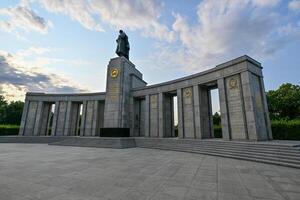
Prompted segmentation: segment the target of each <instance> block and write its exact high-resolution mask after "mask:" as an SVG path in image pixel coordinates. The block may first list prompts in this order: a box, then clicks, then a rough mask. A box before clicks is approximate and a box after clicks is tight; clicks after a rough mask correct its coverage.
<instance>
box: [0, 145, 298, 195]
mask: <svg viewBox="0 0 300 200" xmlns="http://www.w3.org/2000/svg"><path fill="white" fill-rule="evenodd" d="M0 194H1V196H0V199H1V200H19V199H20V200H21V199H22V200H27V199H43V200H48V199H49V200H50V199H51V200H69V199H70V200H79V199H80V200H89V199H91V200H94V199H95V200H96V199H97V200H99V199H128V200H134V199H138V200H142V199H163V200H167V199H172V200H175V199H209V200H211V199H229V200H235V199H238V200H242V199H299V197H300V170H299V169H293V168H286V167H280V166H276V165H268V164H261V163H256V162H248V161H241V160H233V159H226V158H221V157H213V156H206V155H200V154H191V153H182V152H175V151H163V150H154V149H141V148H131V149H122V150H119V149H105V148H82V147H63V146H49V145H46V144H1V145H0Z"/></svg>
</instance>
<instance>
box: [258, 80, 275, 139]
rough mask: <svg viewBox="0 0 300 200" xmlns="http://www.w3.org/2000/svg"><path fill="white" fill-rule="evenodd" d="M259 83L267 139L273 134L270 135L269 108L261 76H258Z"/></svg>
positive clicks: (271, 137)
mask: <svg viewBox="0 0 300 200" xmlns="http://www.w3.org/2000/svg"><path fill="white" fill-rule="evenodd" d="M260 85H261V92H262V97H263V104H264V116H265V122H266V127H267V132H268V139H269V140H272V139H273V135H272V128H271V121H270V116H269V108H268V102H267V95H266V92H265V91H266V90H265V84H264V80H263V77H260Z"/></svg>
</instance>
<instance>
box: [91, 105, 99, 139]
mask: <svg viewBox="0 0 300 200" xmlns="http://www.w3.org/2000/svg"><path fill="white" fill-rule="evenodd" d="M98 106H99V102H98V101H94V110H93V111H94V113H93V123H92V136H97V132H98V128H99V124H98V117H99V112H98Z"/></svg>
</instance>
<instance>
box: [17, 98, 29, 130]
mask: <svg viewBox="0 0 300 200" xmlns="http://www.w3.org/2000/svg"><path fill="white" fill-rule="evenodd" d="M28 105H29V101H28V100H27V99H25V103H24V107H23V113H22V118H21V124H20V129H19V135H24V131H25V127H26V121H27V114H28Z"/></svg>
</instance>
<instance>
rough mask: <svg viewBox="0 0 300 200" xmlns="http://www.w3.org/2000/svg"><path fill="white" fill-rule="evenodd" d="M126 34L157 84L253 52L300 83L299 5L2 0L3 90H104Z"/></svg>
mask: <svg viewBox="0 0 300 200" xmlns="http://www.w3.org/2000/svg"><path fill="white" fill-rule="evenodd" d="M119 29H123V30H124V31H125V32H126V34H127V35H128V37H129V42H130V47H131V50H130V60H131V61H132V62H133V63H134V64H135V65H136V67H137V68H138V69H139V70H140V71H141V72H142V73H143V75H144V80H145V81H146V82H148V84H155V83H159V82H164V81H169V80H172V79H176V78H180V77H183V76H186V75H190V74H193V73H197V72H201V71H204V70H207V69H210V68H212V67H215V66H216V65H218V64H221V63H223V62H226V61H228V60H231V59H234V58H236V57H239V56H242V55H245V54H246V55H249V56H250V57H252V58H254V59H256V60H257V61H259V62H261V63H262V66H263V67H264V69H263V74H264V80H265V87H266V90H271V89H276V88H278V87H279V86H280V85H281V84H282V83H286V82H289V83H292V84H300V78H299V77H300V0H160V1H156V0H147V1H144V0H1V1H0V44H1V45H0V94H1V95H4V96H5V97H6V98H7V99H8V100H10V101H12V100H24V95H25V93H26V92H29V91H30V92H48V93H74V92H101V91H105V83H106V77H105V76H106V67H107V65H108V62H109V60H110V59H111V58H113V57H116V54H115V48H116V41H115V40H116V38H117V36H118V30H119ZM213 97H214V98H213V99H214V101H215V102H218V100H217V96H216V94H215V93H214V94H213ZM216 104H217V103H216Z"/></svg>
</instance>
